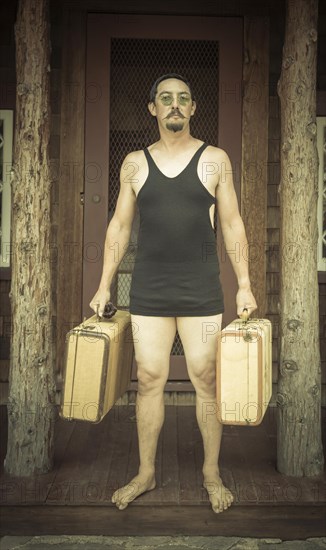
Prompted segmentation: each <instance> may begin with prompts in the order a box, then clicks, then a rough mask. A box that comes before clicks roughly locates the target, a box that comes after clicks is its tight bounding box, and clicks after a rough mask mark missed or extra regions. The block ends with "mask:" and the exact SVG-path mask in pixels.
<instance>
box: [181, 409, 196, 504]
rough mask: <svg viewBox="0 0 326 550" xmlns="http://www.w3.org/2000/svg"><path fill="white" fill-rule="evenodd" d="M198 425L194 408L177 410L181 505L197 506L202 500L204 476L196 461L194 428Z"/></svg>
mask: <svg viewBox="0 0 326 550" xmlns="http://www.w3.org/2000/svg"><path fill="white" fill-rule="evenodd" d="M196 423H197V419H196V412H195V409H194V407H186V406H185V407H183V406H179V407H178V409H177V427H178V460H179V479H180V504H182V505H183V504H195V503H196V502H197V503H198V502H200V500H201V496H202V495H201V486H202V475H201V469H200V471H199V472H198V467H197V464H196V460H195V447H196V440H197V441H198V438H194V426H195V425H196Z"/></svg>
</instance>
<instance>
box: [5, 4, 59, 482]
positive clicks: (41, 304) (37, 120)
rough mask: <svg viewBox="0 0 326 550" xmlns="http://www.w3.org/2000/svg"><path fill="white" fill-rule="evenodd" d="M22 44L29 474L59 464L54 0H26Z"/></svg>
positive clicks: (17, 427) (12, 419)
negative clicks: (52, 160)
mask: <svg viewBox="0 0 326 550" xmlns="http://www.w3.org/2000/svg"><path fill="white" fill-rule="evenodd" d="M15 42H16V75H17V89H16V129H15V143H14V164H13V173H12V242H11V245H12V281H11V290H10V300H11V312H12V338H11V351H10V359H11V364H10V374H9V388H10V390H9V399H8V412H9V416H8V424H9V425H8V432H9V433H8V451H7V456H6V459H5V471H6V472H7V473H9V474H11V475H15V476H29V475H33V474H35V473H43V472H47V471H49V470H50V469H51V468H52V464H53V448H54V436H53V435H54V423H53V420H54V412H55V411H54V398H55V384H54V376H53V349H52V338H51V322H52V300H51V298H52V296H51V259H50V250H51V247H50V232H51V222H50V213H51V186H50V178H49V140H50V79H49V61H50V36H49V2H48V0H41V1H39V0H21V1H20V2H19V4H18V12H17V22H16V25H15ZM26 52H28V54H26Z"/></svg>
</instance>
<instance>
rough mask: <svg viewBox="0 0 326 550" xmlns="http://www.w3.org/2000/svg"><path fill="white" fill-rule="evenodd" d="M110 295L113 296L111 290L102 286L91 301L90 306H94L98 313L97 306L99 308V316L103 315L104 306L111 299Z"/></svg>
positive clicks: (93, 308)
mask: <svg viewBox="0 0 326 550" xmlns="http://www.w3.org/2000/svg"><path fill="white" fill-rule="evenodd" d="M110 297H111V292H110V290H107V289H105V288H101V287H100V288H99V289H98V291H97V292H96V294H95V296H94V298H93V299H92V301H91V302H90V304H89V306H90V307H91V308H92V310H93V311H94V312H95V313H97V308H98V314H99V316H100V317H103V311H104V307H105V305H106V304H107V303H108V302H109V301H110Z"/></svg>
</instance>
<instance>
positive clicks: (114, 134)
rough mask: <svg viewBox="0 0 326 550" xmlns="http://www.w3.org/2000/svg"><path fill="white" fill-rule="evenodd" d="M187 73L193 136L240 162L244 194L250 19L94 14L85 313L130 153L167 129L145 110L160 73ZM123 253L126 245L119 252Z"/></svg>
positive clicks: (225, 278) (117, 284)
mask: <svg viewBox="0 0 326 550" xmlns="http://www.w3.org/2000/svg"><path fill="white" fill-rule="evenodd" d="M168 72H177V73H180V74H182V75H185V76H186V77H187V78H188V79H189V81H190V82H191V86H192V90H193V92H194V95H195V98H196V101H197V109H196V115H195V116H194V117H193V119H192V124H191V132H192V134H193V135H194V136H196V137H198V138H199V139H202V140H203V141H207V142H209V143H210V144H212V145H215V146H219V147H222V148H224V149H225V150H226V151H227V152H228V154H229V156H230V158H231V161H232V165H233V172H234V183H235V187H236V191H237V194H238V199H240V197H239V192H240V169H239V167H240V159H241V80H242V20H241V19H240V18H214V17H199V18H198V17H190V16H189V17H188V16H186V17H181V16H131V15H110V14H104V15H103V14H89V16H88V30H87V70H86V131H85V193H84V204H85V212H84V251H85V253H84V265H83V315H84V316H89V314H90V313H91V311H90V309H89V306H88V303H89V301H90V298H91V296H92V295H93V294H94V292H95V291H96V288H97V285H98V283H99V280H100V276H101V270H102V265H103V249H104V239H105V232H106V229H107V225H108V223H109V222H110V220H111V218H112V216H113V214H114V211H115V206H116V201H117V198H118V194H119V172H120V166H121V164H122V161H123V159H124V157H125V156H126V155H127V154H128V153H129V152H131V151H133V150H137V149H142V148H144V147H146V146H148V145H150V144H151V143H153V142H154V141H156V140H157V139H158V138H159V134H158V131H157V127H156V124H155V119H154V118H153V117H151V115H150V113H149V112H148V109H147V103H148V95H149V90H150V88H151V86H152V84H153V82H154V81H155V80H156V78H157V77H158V76H160V75H161V74H165V73H168ZM138 228H139V213H138V211H137V213H136V216H135V219H134V223H133V228H132V233H131V238H130V243H129V247H128V249H127V251H125V253H124V256H123V259H122V261H121V263H120V265H119V268H118V271H117V273H116V276H115V278H114V281H113V283H112V286H111V299H112V301H113V302H114V303H115V304H116V305H117V307H118V308H119V309H126V310H128V308H129V289H130V283H131V276H132V270H133V266H134V260H135V256H136V248H137V235H138ZM215 233H216V237H217V243H218V251H219V260H220V269H221V282H222V286H223V291H224V296H225V306H226V311H225V313H224V316H223V317H224V319H223V321H224V325H225V324H227V323H228V322H229V321H230V320H232V319H233V318H234V317H236V310H235V293H236V290H237V285H236V279H235V276H234V273H233V270H232V267H231V263H230V261H229V259H228V257H227V255H226V252H225V249H224V247H223V244H222V238H221V234H220V231H219V226H218V218H217V213H216V214H215ZM117 252H118V251H117ZM169 380H170V381H171V380H178V381H188V380H189V377H188V373H187V368H186V364H185V358H184V353H183V348H182V343H181V340H180V337H179V335H178V333H177V334H176V338H175V341H174V344H173V348H172V352H171V368H170V376H169Z"/></svg>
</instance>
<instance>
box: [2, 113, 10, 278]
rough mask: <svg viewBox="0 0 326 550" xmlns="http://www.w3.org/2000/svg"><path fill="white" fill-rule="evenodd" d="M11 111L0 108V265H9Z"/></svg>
mask: <svg viewBox="0 0 326 550" xmlns="http://www.w3.org/2000/svg"><path fill="white" fill-rule="evenodd" d="M12 136H13V111H10V110H0V267H10V217H11V187H10V172H11V166H12Z"/></svg>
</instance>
